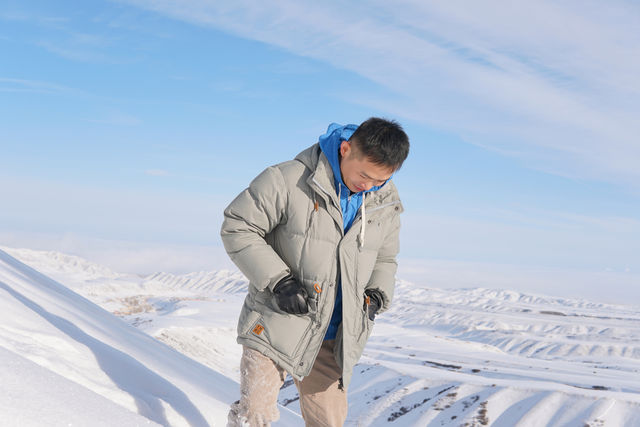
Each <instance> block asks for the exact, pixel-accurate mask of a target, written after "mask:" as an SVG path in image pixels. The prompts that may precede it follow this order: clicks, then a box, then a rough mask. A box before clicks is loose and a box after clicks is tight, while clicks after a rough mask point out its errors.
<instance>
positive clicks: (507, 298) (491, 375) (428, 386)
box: [0, 250, 640, 427]
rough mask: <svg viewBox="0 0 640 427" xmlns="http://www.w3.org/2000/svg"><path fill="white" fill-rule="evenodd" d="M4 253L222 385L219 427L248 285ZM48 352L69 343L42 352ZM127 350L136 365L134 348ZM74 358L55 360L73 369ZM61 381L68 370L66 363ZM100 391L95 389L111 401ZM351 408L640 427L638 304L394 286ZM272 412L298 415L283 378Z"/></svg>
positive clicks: (452, 419)
mask: <svg viewBox="0 0 640 427" xmlns="http://www.w3.org/2000/svg"><path fill="white" fill-rule="evenodd" d="M12 251H13V252H12V254H14V255H16V256H21V257H23V259H25V260H28V261H29V262H30V263H31V265H32V266H34V267H35V268H36V269H38V268H42V269H48V270H47V271H49V274H51V276H52V277H54V278H56V279H60V280H62V279H65V278H66V279H67V280H69V283H68V284H67V283H65V284H67V285H68V286H70V287H72V288H73V289H74V290H76V291H78V292H79V293H81V294H83V295H85V296H86V297H87V298H90V299H91V300H92V301H95V302H96V303H99V304H100V305H101V306H103V307H105V308H106V309H108V310H109V311H111V312H114V313H117V314H118V315H119V316H120V317H121V318H122V319H124V320H125V321H126V322H128V323H129V324H131V325H135V326H136V327H137V328H138V329H139V330H140V331H143V332H145V333H147V334H149V335H150V336H153V337H155V338H156V339H157V340H159V341H162V342H164V343H166V344H169V345H170V346H172V347H173V348H175V349H178V350H179V351H181V352H183V353H185V354H187V355H189V356H190V357H192V358H193V359H195V360H197V361H199V362H201V363H202V364H204V365H206V366H208V367H210V368H212V369H213V370H214V371H216V372H218V373H219V374H221V376H224V377H223V378H226V379H230V380H231V383H232V384H233V386H230V387H229V388H227V389H228V390H231V391H230V392H229V394H228V395H225V396H217V395H216V396H214V397H213V400H214V401H216V402H219V407H218V408H219V409H217V412H216V411H212V412H211V416H212V417H214V418H215V421H220V422H221V423H224V414H223V413H226V409H225V408H224V406H225V404H227V403H228V402H230V401H232V400H235V399H236V398H237V384H236V381H238V379H239V372H238V362H239V358H240V347H239V346H238V345H236V344H235V326H236V320H237V315H238V313H239V310H240V306H241V304H242V300H243V298H244V292H245V291H246V286H247V283H246V280H244V278H243V277H242V276H241V275H239V274H238V273H233V272H207V273H192V274H187V275H181V276H176V275H171V274H167V273H157V274H154V275H150V276H147V277H139V276H133V275H121V274H118V273H113V272H109V273H108V274H105V275H104V276H102V277H100V275H99V274H92V275H89V274H86V273H84V272H86V271H87V270H88V268H87V265H89V264H90V263H87V262H86V261H84V260H78V259H74V258H65V257H64V256H63V255H61V254H55V253H54V254H52V253H45V252H37V251H27V250H25V251H23V252H22V253H16V252H15V250H12ZM59 263H62V264H64V265H59ZM74 269H77V270H79V271H78V274H75V273H74ZM90 270H91V271H101V270H100V267H99V266H96V267H95V268H92V269H90ZM1 271H2V270H0V272H1ZM89 276H90V277H89ZM1 277H2V276H1V275H0V280H3V279H2V278H1ZM87 303H88V302H87ZM57 305H58V304H55V305H54V306H57ZM65 307H66V306H65ZM65 309H68V310H70V311H73V310H74V309H75V308H73V309H72V308H65ZM71 314H72V313H70V314H69V315H71ZM15 316H17V317H19V316H24V313H22V314H20V313H16V314H15ZM74 319H75V318H74ZM72 322H73V323H74V324H76V325H78V324H81V323H79V322H80V320H77V319H76V320H72ZM14 328H16V329H19V327H18V326H15V325H14ZM2 330H3V329H0V331H2ZM101 336H102V335H101ZM105 339H106V338H105ZM42 341H43V342H45V343H46V340H42ZM116 341H117V340H116ZM0 342H2V341H0ZM111 342H112V341H109V343H111ZM156 344H158V343H157V342H156ZM110 345H112V344H110ZM145 345H146V344H145ZM56 348H57V349H58V351H60V349H61V348H62V349H65V348H66V347H64V346H62V345H53V344H50V349H52V350H53V349H56ZM163 348H164V347H163ZM125 350H126V352H127V353H128V354H130V353H129V351H132V352H133V354H136V356H135V357H136V359H138V358H139V357H142V356H139V353H137V352H139V351H140V350H139V349H136V348H129V347H128V346H127V347H126V348H123V352H124V351H125ZM70 351H71V350H64V351H62V354H67V356H66V357H68V358H69V360H72V359H73V357H72V356H71V353H70ZM156 351H159V350H156ZM26 353H27V354H31V357H30V359H31V360H37V359H38V357H39V358H40V364H41V365H44V366H46V365H47V364H55V363H54V362H55V357H53V359H54V361H53V362H52V361H50V360H49V358H52V356H51V354H52V353H48V352H47V353H46V354H42V353H38V352H37V351H33V350H30V351H27V352H26ZM144 357H146V358H150V357H152V356H150V355H148V354H146V355H144ZM82 360H83V359H82V358H79V361H80V362H82ZM144 360H148V359H144ZM149 363H151V362H149ZM155 363H156V364H157V362H155ZM185 363H186V362H185ZM191 363H193V362H191ZM198 366H200V365H198ZM160 371H162V372H165V371H164V370H159V371H158V372H160ZM62 374H63V375H64V376H66V377H67V378H70V375H71V374H74V373H73V371H72V370H71V368H69V367H67V368H65V369H62ZM209 375H213V374H211V373H210V374H209ZM167 378H168V377H167ZM192 380H193V381H194V382H193V384H192V383H191V382H190V381H192ZM227 381H228V380H227ZM172 382H173V380H172ZM208 382H209V381H207V383H208ZM174 384H175V383H174ZM181 384H182V386H181V389H182V390H184V391H185V394H186V395H187V396H188V397H189V398H190V399H191V400H192V401H193V402H194V405H195V406H196V407H198V408H199V407H200V402H203V401H205V400H206V399H208V398H209V397H207V396H205V397H202V396H200V397H198V393H201V392H192V390H199V387H200V386H201V384H202V381H201V380H200V379H198V380H195V379H192V378H191V377H189V378H186V379H184V382H183V383H181ZM224 384H227V383H224ZM225 387H226V386H225ZM106 390H107V391H108V392H104V393H100V394H101V395H102V396H108V397H109V398H110V399H111V400H112V401H117V399H115V397H116V396H115V395H112V394H113V391H112V390H109V389H108V388H106ZM192 393H195V394H193V396H194V397H192ZM349 400H350V406H349V418H348V420H347V425H349V426H356V425H360V426H383V425H384V426H386V425H400V426H414V425H415V426H425V425H428V426H441V425H449V426H479V425H493V426H514V425H519V426H546V425H551V426H579V427H584V426H587V425H588V426H591V427H595V426H636V425H640V307H637V306H621V305H611V304H601V303H595V302H590V301H585V300H577V299H561V298H550V297H544V296H537V295H524V294H520V293H517V292H512V291H506V290H491V289H455V290H442V289H430V288H418V287H416V286H415V285H413V284H411V283H408V282H402V281H400V282H399V283H398V286H397V290H396V297H395V300H394V304H393V306H392V308H391V310H389V311H388V312H387V313H384V314H382V315H381V316H379V317H378V318H377V319H376V326H375V328H374V332H373V335H372V337H371V340H370V342H369V344H368V345H367V347H366V349H365V353H364V356H363V358H362V360H361V362H360V364H359V365H358V366H357V367H356V369H355V376H354V380H353V382H352V385H351V387H350V389H349ZM118 403H120V402H118ZM280 403H281V404H282V405H283V407H285V408H287V409H289V410H292V411H294V412H299V407H298V406H297V395H296V390H295V386H293V384H292V382H291V381H287V383H286V384H285V387H284V389H283V391H282V392H281V395H280ZM124 406H126V405H124ZM126 407H127V408H131V407H132V406H131V405H129V406H126ZM134 410H135V409H134ZM138 412H140V411H138ZM214 412H215V413H214ZM203 413H204V411H203ZM281 414H282V416H283V419H282V421H280V422H279V423H277V425H281V426H298V425H300V426H301V425H303V424H302V422H301V420H300V419H299V418H295V416H293V415H292V413H290V412H288V411H286V410H281ZM206 416H209V414H208V413H207V415H206ZM216 417H220V418H216ZM170 422H171V423H173V419H172V420H170ZM176 425H177V424H176Z"/></svg>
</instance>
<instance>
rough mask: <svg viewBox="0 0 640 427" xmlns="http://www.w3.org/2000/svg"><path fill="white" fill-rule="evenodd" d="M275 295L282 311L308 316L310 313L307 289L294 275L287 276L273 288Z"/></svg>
mask: <svg viewBox="0 0 640 427" xmlns="http://www.w3.org/2000/svg"><path fill="white" fill-rule="evenodd" d="M273 294H274V295H275V297H276V303H277V304H278V307H280V310H282V311H284V312H285V313H289V314H306V313H308V312H309V307H307V300H308V298H309V296H308V294H307V291H306V289H305V288H304V286H302V284H300V283H298V281H297V280H296V279H294V278H293V276H292V275H290V274H289V275H288V276H286V277H285V278H284V279H282V280H280V281H279V282H278V283H277V284H276V285H275V286H274V287H273Z"/></svg>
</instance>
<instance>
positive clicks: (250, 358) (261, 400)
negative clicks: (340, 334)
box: [227, 340, 347, 427]
mask: <svg viewBox="0 0 640 427" xmlns="http://www.w3.org/2000/svg"><path fill="white" fill-rule="evenodd" d="M334 343H335V340H327V341H324V343H323V344H322V347H321V348H320V353H318V357H317V358H316V361H315V362H314V364H313V369H312V370H311V373H310V374H309V376H308V377H305V378H304V379H303V380H302V381H297V380H296V381H295V383H296V387H297V388H298V394H299V395H300V410H301V412H302V417H303V418H304V421H305V425H306V426H307V427H325V426H326V427H340V426H342V425H343V424H344V421H345V419H346V418H347V393H346V391H344V390H342V389H341V388H340V387H339V385H340V384H339V383H340V377H341V375H342V373H341V371H340V369H339V368H338V365H337V364H336V361H335V358H334V357H333V345H334ZM286 376H287V373H286V372H285V371H284V369H282V368H280V367H279V366H277V365H276V364H275V363H274V362H273V360H271V359H269V358H268V357H266V356H264V355H262V353H260V352H258V351H256V350H253V349H250V348H248V347H243V352H242V359H241V360H240V400H239V401H237V402H236V403H234V404H233V405H231V410H230V411H229V417H228V424H227V426H228V427H236V426H247V425H248V426H250V427H263V426H269V425H270V423H271V422H272V421H277V420H278V418H280V412H279V411H278V392H279V391H280V387H282V385H283V384H284V379H285V377H286Z"/></svg>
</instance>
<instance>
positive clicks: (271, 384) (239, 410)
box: [227, 346, 287, 427]
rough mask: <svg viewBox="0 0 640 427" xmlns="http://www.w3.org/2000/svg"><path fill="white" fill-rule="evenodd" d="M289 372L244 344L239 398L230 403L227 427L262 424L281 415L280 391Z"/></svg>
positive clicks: (259, 426) (260, 426)
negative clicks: (279, 407) (279, 404)
mask: <svg viewBox="0 0 640 427" xmlns="http://www.w3.org/2000/svg"><path fill="white" fill-rule="evenodd" d="M286 375H287V373H286V371H285V370H284V369H282V368H280V367H279V366H277V365H276V364H275V363H274V362H273V360H271V359H269V358H268V357H266V356H264V355H263V354H262V353H260V352H259V351H256V350H253V349H251V348H248V347H245V346H243V347H242V359H241V360H240V400H239V401H237V402H235V403H234V404H233V405H231V410H230V411H229V415H228V418H227V426H228V427H240V426H250V427H263V426H269V425H270V423H271V422H272V421H277V420H278V418H280V412H279V411H278V393H279V392H280V387H282V385H283V384H284V379H285V377H286Z"/></svg>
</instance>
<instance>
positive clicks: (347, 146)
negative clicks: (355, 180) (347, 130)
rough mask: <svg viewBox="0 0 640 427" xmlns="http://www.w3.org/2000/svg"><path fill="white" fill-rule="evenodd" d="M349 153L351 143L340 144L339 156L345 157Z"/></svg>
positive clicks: (343, 142)
mask: <svg viewBox="0 0 640 427" xmlns="http://www.w3.org/2000/svg"><path fill="white" fill-rule="evenodd" d="M349 151H351V143H350V142H349V141H342V143H341V144H340V156H342V157H345V156H346V155H347V154H348V153H349Z"/></svg>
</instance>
